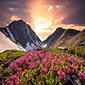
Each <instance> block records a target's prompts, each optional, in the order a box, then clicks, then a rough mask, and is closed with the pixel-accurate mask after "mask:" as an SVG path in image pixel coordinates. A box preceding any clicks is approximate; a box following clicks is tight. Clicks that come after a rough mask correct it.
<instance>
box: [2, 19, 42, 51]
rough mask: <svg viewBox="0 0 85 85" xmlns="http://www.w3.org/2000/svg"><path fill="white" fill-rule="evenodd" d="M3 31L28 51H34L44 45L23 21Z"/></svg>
mask: <svg viewBox="0 0 85 85" xmlns="http://www.w3.org/2000/svg"><path fill="white" fill-rule="evenodd" d="M1 31H2V32H3V33H4V34H5V35H6V36H7V37H9V38H10V39H11V40H12V41H13V42H14V43H16V44H17V45H20V46H22V47H23V48H24V49H26V50H33V49H36V48H37V47H40V46H41V45H42V42H41V40H40V39H39V37H38V36H37V35H36V33H35V32H34V31H33V30H32V29H31V27H30V25H28V24H26V23H25V22H24V21H23V20H18V21H13V22H12V23H10V24H9V25H8V26H7V27H5V28H2V29H1Z"/></svg>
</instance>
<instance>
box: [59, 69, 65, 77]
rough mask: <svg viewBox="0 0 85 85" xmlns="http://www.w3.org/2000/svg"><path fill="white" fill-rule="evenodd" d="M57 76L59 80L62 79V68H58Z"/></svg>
mask: <svg viewBox="0 0 85 85" xmlns="http://www.w3.org/2000/svg"><path fill="white" fill-rule="evenodd" d="M58 75H59V76H60V78H64V72H63V71H62V68H59V70H58Z"/></svg>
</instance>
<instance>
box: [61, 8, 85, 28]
mask: <svg viewBox="0 0 85 85" xmlns="http://www.w3.org/2000/svg"><path fill="white" fill-rule="evenodd" d="M62 24H75V25H80V26H85V9H84V8H81V9H78V10H77V11H75V12H73V13H72V14H69V15H68V16H67V17H66V18H64V20H63V21H62Z"/></svg>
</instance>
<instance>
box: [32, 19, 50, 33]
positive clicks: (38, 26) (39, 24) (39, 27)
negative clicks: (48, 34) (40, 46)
mask: <svg viewBox="0 0 85 85" xmlns="http://www.w3.org/2000/svg"><path fill="white" fill-rule="evenodd" d="M50 25H51V21H50V20H48V19H46V18H40V19H36V20H35V21H34V28H35V31H36V32H42V31H43V30H44V29H46V28H48V27H49V26H50Z"/></svg>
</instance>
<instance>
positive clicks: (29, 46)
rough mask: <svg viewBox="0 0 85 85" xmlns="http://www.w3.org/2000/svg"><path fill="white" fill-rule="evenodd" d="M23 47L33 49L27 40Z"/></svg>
mask: <svg viewBox="0 0 85 85" xmlns="http://www.w3.org/2000/svg"><path fill="white" fill-rule="evenodd" d="M25 49H26V50H33V48H32V46H31V45H30V44H29V42H28V43H27V44H26V47H25Z"/></svg>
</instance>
